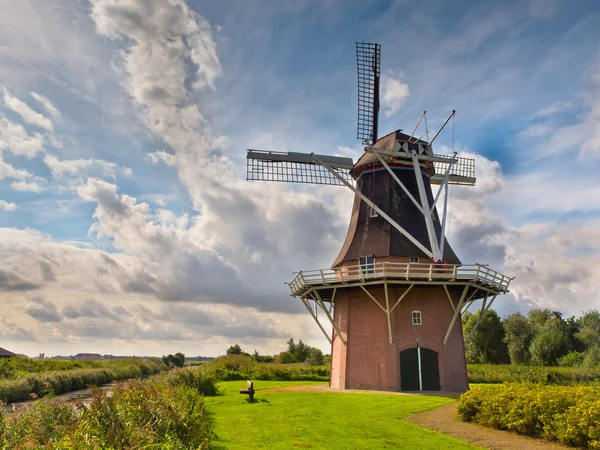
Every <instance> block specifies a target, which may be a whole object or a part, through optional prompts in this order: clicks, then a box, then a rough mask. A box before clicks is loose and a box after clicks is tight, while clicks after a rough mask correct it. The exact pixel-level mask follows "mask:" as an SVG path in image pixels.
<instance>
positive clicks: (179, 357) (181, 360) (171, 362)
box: [162, 353, 185, 367]
mask: <svg viewBox="0 0 600 450" xmlns="http://www.w3.org/2000/svg"><path fill="white" fill-rule="evenodd" d="M162 360H163V362H164V363H165V364H166V365H167V366H175V367H183V365H184V364H185V355H184V354H183V353H175V354H174V355H170V354H169V355H167V356H163V357H162Z"/></svg>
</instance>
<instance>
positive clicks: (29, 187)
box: [10, 181, 42, 192]
mask: <svg viewBox="0 0 600 450" xmlns="http://www.w3.org/2000/svg"><path fill="white" fill-rule="evenodd" d="M10 187H11V188H13V189H14V190H16V191H21V192H41V191H42V187H41V186H40V185H39V184H37V183H34V182H27V181H15V182H14V183H12V184H11V185H10Z"/></svg>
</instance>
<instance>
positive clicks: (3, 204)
mask: <svg viewBox="0 0 600 450" xmlns="http://www.w3.org/2000/svg"><path fill="white" fill-rule="evenodd" d="M18 208H19V207H18V206H17V205H15V204H14V203H11V202H7V201H6V200H0V209H3V210H4V211H15V210H16V209H18Z"/></svg>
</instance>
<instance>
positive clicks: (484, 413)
mask: <svg viewBox="0 0 600 450" xmlns="http://www.w3.org/2000/svg"><path fill="white" fill-rule="evenodd" d="M457 411H458V415H459V417H460V418H461V419H462V420H465V421H472V422H476V423H479V424H481V425H486V426H489V427H493V428H498V429H502V430H514V431H516V432H518V433H521V434H527V435H531V436H537V437H543V438H545V439H548V440H555V441H559V442H560V443H562V444H565V445H571V446H578V447H585V448H593V449H600V385H596V386H541V385H526V384H520V383H506V384H503V385H499V386H481V387H477V388H475V389H472V390H470V391H468V392H466V393H464V394H462V395H461V397H460V400H459V403H458V409H457Z"/></svg>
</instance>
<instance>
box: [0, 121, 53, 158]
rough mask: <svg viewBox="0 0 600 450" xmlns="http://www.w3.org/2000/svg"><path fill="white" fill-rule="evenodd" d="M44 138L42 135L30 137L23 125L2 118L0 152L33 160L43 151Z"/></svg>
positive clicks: (37, 134) (0, 122) (0, 124)
mask: <svg viewBox="0 0 600 450" xmlns="http://www.w3.org/2000/svg"><path fill="white" fill-rule="evenodd" d="M43 145H44V137H43V136H42V135H41V134H40V133H34V134H33V135H30V134H28V133H27V131H26V130H25V128H24V127H23V125H20V124H17V123H14V122H11V121H10V120H8V119H6V118H5V117H2V116H0V150H2V149H5V150H8V151H9V152H11V153H13V154H15V155H20V156H25V157H26V158H33V157H34V156H36V155H37V154H38V153H40V152H41V151H42V147H43Z"/></svg>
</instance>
